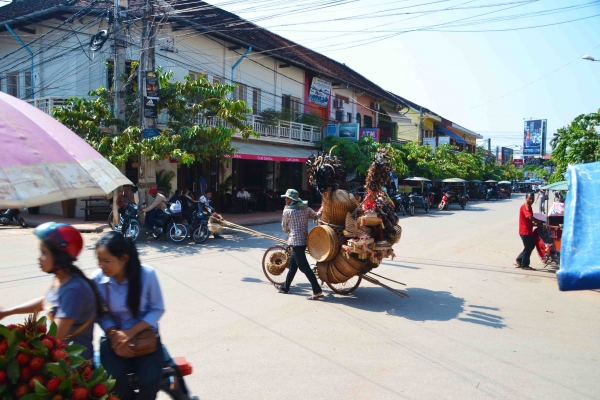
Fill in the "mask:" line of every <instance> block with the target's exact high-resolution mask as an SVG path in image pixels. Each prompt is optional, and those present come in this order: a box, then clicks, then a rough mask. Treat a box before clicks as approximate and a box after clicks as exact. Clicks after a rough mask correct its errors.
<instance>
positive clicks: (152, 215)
mask: <svg viewBox="0 0 600 400" xmlns="http://www.w3.org/2000/svg"><path fill="white" fill-rule="evenodd" d="M161 212H162V210H160V209H158V208H155V209H153V210H150V211H148V212H147V213H146V230H147V231H150V230H152V229H154V220H155V219H156V216H157V215H158V213H161Z"/></svg>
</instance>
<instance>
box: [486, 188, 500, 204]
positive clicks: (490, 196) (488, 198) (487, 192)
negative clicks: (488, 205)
mask: <svg viewBox="0 0 600 400" xmlns="http://www.w3.org/2000/svg"><path fill="white" fill-rule="evenodd" d="M493 191H494V190H493V189H492V188H487V189H486V191H485V201H490V199H491V198H492V193H493ZM496 200H498V197H497V196H496Z"/></svg>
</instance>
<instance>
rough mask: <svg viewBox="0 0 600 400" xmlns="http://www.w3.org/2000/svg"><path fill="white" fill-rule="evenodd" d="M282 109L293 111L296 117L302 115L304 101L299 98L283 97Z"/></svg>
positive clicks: (286, 95) (287, 95) (285, 95)
mask: <svg viewBox="0 0 600 400" xmlns="http://www.w3.org/2000/svg"><path fill="white" fill-rule="evenodd" d="M281 109H282V110H290V111H292V112H293V114H294V117H296V116H298V115H299V114H301V113H302V100H301V99H300V98H299V97H294V96H292V95H289V94H284V95H282V96H281Z"/></svg>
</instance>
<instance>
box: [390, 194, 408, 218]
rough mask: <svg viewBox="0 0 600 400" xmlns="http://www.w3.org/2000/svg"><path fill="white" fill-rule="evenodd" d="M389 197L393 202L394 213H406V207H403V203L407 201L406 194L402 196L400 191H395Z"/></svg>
mask: <svg viewBox="0 0 600 400" xmlns="http://www.w3.org/2000/svg"><path fill="white" fill-rule="evenodd" d="M390 198H391V199H392V201H393V202H394V210H395V211H396V213H402V215H406V208H405V207H404V205H405V203H406V204H407V203H408V202H407V199H406V196H403V195H402V193H400V192H396V193H394V194H393V195H392V196H391V197H390Z"/></svg>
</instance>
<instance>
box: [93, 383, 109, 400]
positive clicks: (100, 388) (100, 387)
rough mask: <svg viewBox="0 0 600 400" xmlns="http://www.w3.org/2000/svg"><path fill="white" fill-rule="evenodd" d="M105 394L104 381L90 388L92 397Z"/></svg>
mask: <svg viewBox="0 0 600 400" xmlns="http://www.w3.org/2000/svg"><path fill="white" fill-rule="evenodd" d="M105 394H106V385H105V384H104V383H98V384H97V385H95V386H94V387H93V388H92V397H95V398H97V399H99V398H100V397H103V396H104V395H105Z"/></svg>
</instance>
